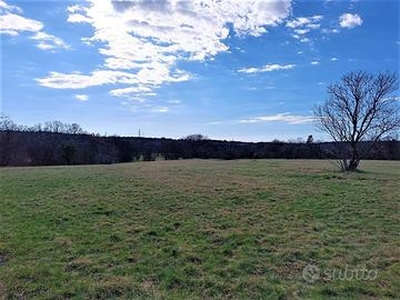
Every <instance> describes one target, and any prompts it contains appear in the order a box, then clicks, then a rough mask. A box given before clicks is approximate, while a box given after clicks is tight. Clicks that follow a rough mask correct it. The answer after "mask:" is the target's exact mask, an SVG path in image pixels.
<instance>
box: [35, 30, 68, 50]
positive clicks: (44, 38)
mask: <svg viewBox="0 0 400 300" xmlns="http://www.w3.org/2000/svg"><path fill="white" fill-rule="evenodd" d="M31 39H32V40H35V41H38V44H37V47H38V48H40V49H42V50H54V49H57V48H62V49H69V48H70V46H69V45H68V44H67V43H65V42H64V41H63V40H62V39H60V38H58V37H56V36H54V35H51V34H48V33H45V32H42V31H41V32H37V33H36V34H35V35H34V36H32V37H31Z"/></svg>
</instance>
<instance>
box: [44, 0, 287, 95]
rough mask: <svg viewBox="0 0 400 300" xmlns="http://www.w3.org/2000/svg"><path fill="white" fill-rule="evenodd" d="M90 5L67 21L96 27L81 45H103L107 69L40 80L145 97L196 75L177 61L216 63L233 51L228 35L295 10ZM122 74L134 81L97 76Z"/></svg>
mask: <svg viewBox="0 0 400 300" xmlns="http://www.w3.org/2000/svg"><path fill="white" fill-rule="evenodd" d="M87 2H88V3H87V5H74V6H71V7H69V8H68V9H67V12H68V13H69V17H68V21H69V22H71V23H77V24H79V23H87V24H89V25H90V26H91V27H92V29H93V35H92V36H90V37H85V38H83V39H82V42H84V43H87V44H90V45H93V46H96V47H99V48H98V51H99V53H100V54H101V55H103V56H104V65H103V67H102V69H103V70H97V71H93V72H91V73H89V74H87V75H82V74H62V73H58V72H52V73H50V74H49V76H48V77H47V78H42V79H39V80H38V81H39V82H40V83H41V84H43V85H45V86H48V87H53V88H71V86H72V88H78V87H79V86H82V87H85V86H88V85H90V86H91V85H96V84H97V85H102V84H107V83H111V84H119V85H121V84H127V85H128V86H125V87H121V86H119V87H118V88H117V89H115V90H112V91H111V94H112V95H115V96H129V95H132V94H133V95H134V94H137V93H139V94H143V89H150V90H154V89H156V88H158V87H159V86H160V85H162V84H164V83H168V82H179V81H186V80H190V79H191V78H192V77H193V76H191V75H190V74H188V73H187V72H185V71H183V70H180V69H178V68H177V62H178V61H181V60H197V61H203V60H206V59H212V58H213V57H214V56H215V55H217V54H218V53H221V52H227V51H229V47H228V45H227V44H226V43H225V39H227V38H228V36H229V34H231V33H232V34H236V35H238V36H246V35H250V36H260V35H262V34H264V33H265V32H267V29H266V28H267V27H268V26H276V25H278V24H280V23H281V22H283V20H284V19H285V18H286V17H287V16H288V15H289V13H290V11H291V0H282V1H275V0H250V1H235V0H222V1H210V2H205V1H200V0H194V1H175V0H163V1H135V2H133V1H111V0H88V1H87ZM122 70H124V72H127V73H129V78H130V81H131V82H130V83H126V82H123V81H120V80H117V81H114V80H113V79H114V77H113V76H111V78H110V81H107V80H103V78H102V79H99V78H98V77H96V74H95V72H99V71H103V72H105V71H108V72H110V71H115V72H117V71H118V72H122ZM111 79H112V80H111ZM80 81H82V82H80ZM146 92H147V90H146Z"/></svg>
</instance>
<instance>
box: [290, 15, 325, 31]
mask: <svg viewBox="0 0 400 300" xmlns="http://www.w3.org/2000/svg"><path fill="white" fill-rule="evenodd" d="M322 19H323V17H322V16H320V15H316V16H312V17H308V18H306V17H301V18H296V19H294V20H290V21H288V22H287V23H286V27H289V28H292V29H296V28H305V29H309V30H310V29H317V28H319V27H320V26H321V24H320V21H321V20H322ZM307 32H309V31H307ZM307 32H305V33H307Z"/></svg>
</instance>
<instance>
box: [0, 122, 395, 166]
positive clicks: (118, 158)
mask: <svg viewBox="0 0 400 300" xmlns="http://www.w3.org/2000/svg"><path fill="white" fill-rule="evenodd" d="M364 143H365V144H367V145H368V143H369V142H368V141H366V142H364ZM334 146H335V144H334V143H333V142H314V141H313V138H312V136H309V137H308V138H307V140H306V141H300V140H299V141H297V142H283V141H278V140H274V141H272V142H259V143H251V142H235V141H219V140H211V139H208V138H207V137H205V136H203V135H201V134H193V135H190V136H187V137H185V138H182V139H168V138H145V137H119V136H101V135H99V134H89V133H87V132H85V131H84V130H83V129H82V128H81V127H80V126H79V125H78V124H76V123H74V124H64V123H62V122H59V121H53V122H46V123H45V124H44V125H41V124H38V125H35V126H32V127H27V126H22V125H17V124H15V123H14V122H13V121H12V120H11V119H9V118H8V117H5V116H2V117H1V120H0V165H1V166H38V165H75V164H111V163H123V162H133V161H139V160H143V161H153V160H156V159H165V160H174V159H190V158H203V159H209V158H213V159H265V158H285V159H335V158H336V157H335V154H334V148H335V147H334ZM365 158H366V159H382V160H400V141H398V140H397V139H395V138H386V139H384V140H382V141H379V142H378V143H377V144H376V145H375V146H374V147H373V148H372V149H371V151H370V152H369V154H368V156H366V157H365Z"/></svg>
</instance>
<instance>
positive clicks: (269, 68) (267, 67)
mask: <svg viewBox="0 0 400 300" xmlns="http://www.w3.org/2000/svg"><path fill="white" fill-rule="evenodd" d="M294 67H296V65H295V64H287V65H280V64H267V65H265V66H262V67H260V68H255V67H251V68H243V69H240V70H238V72H239V73H247V74H252V73H262V72H272V71H278V70H290V69H293V68H294Z"/></svg>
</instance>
